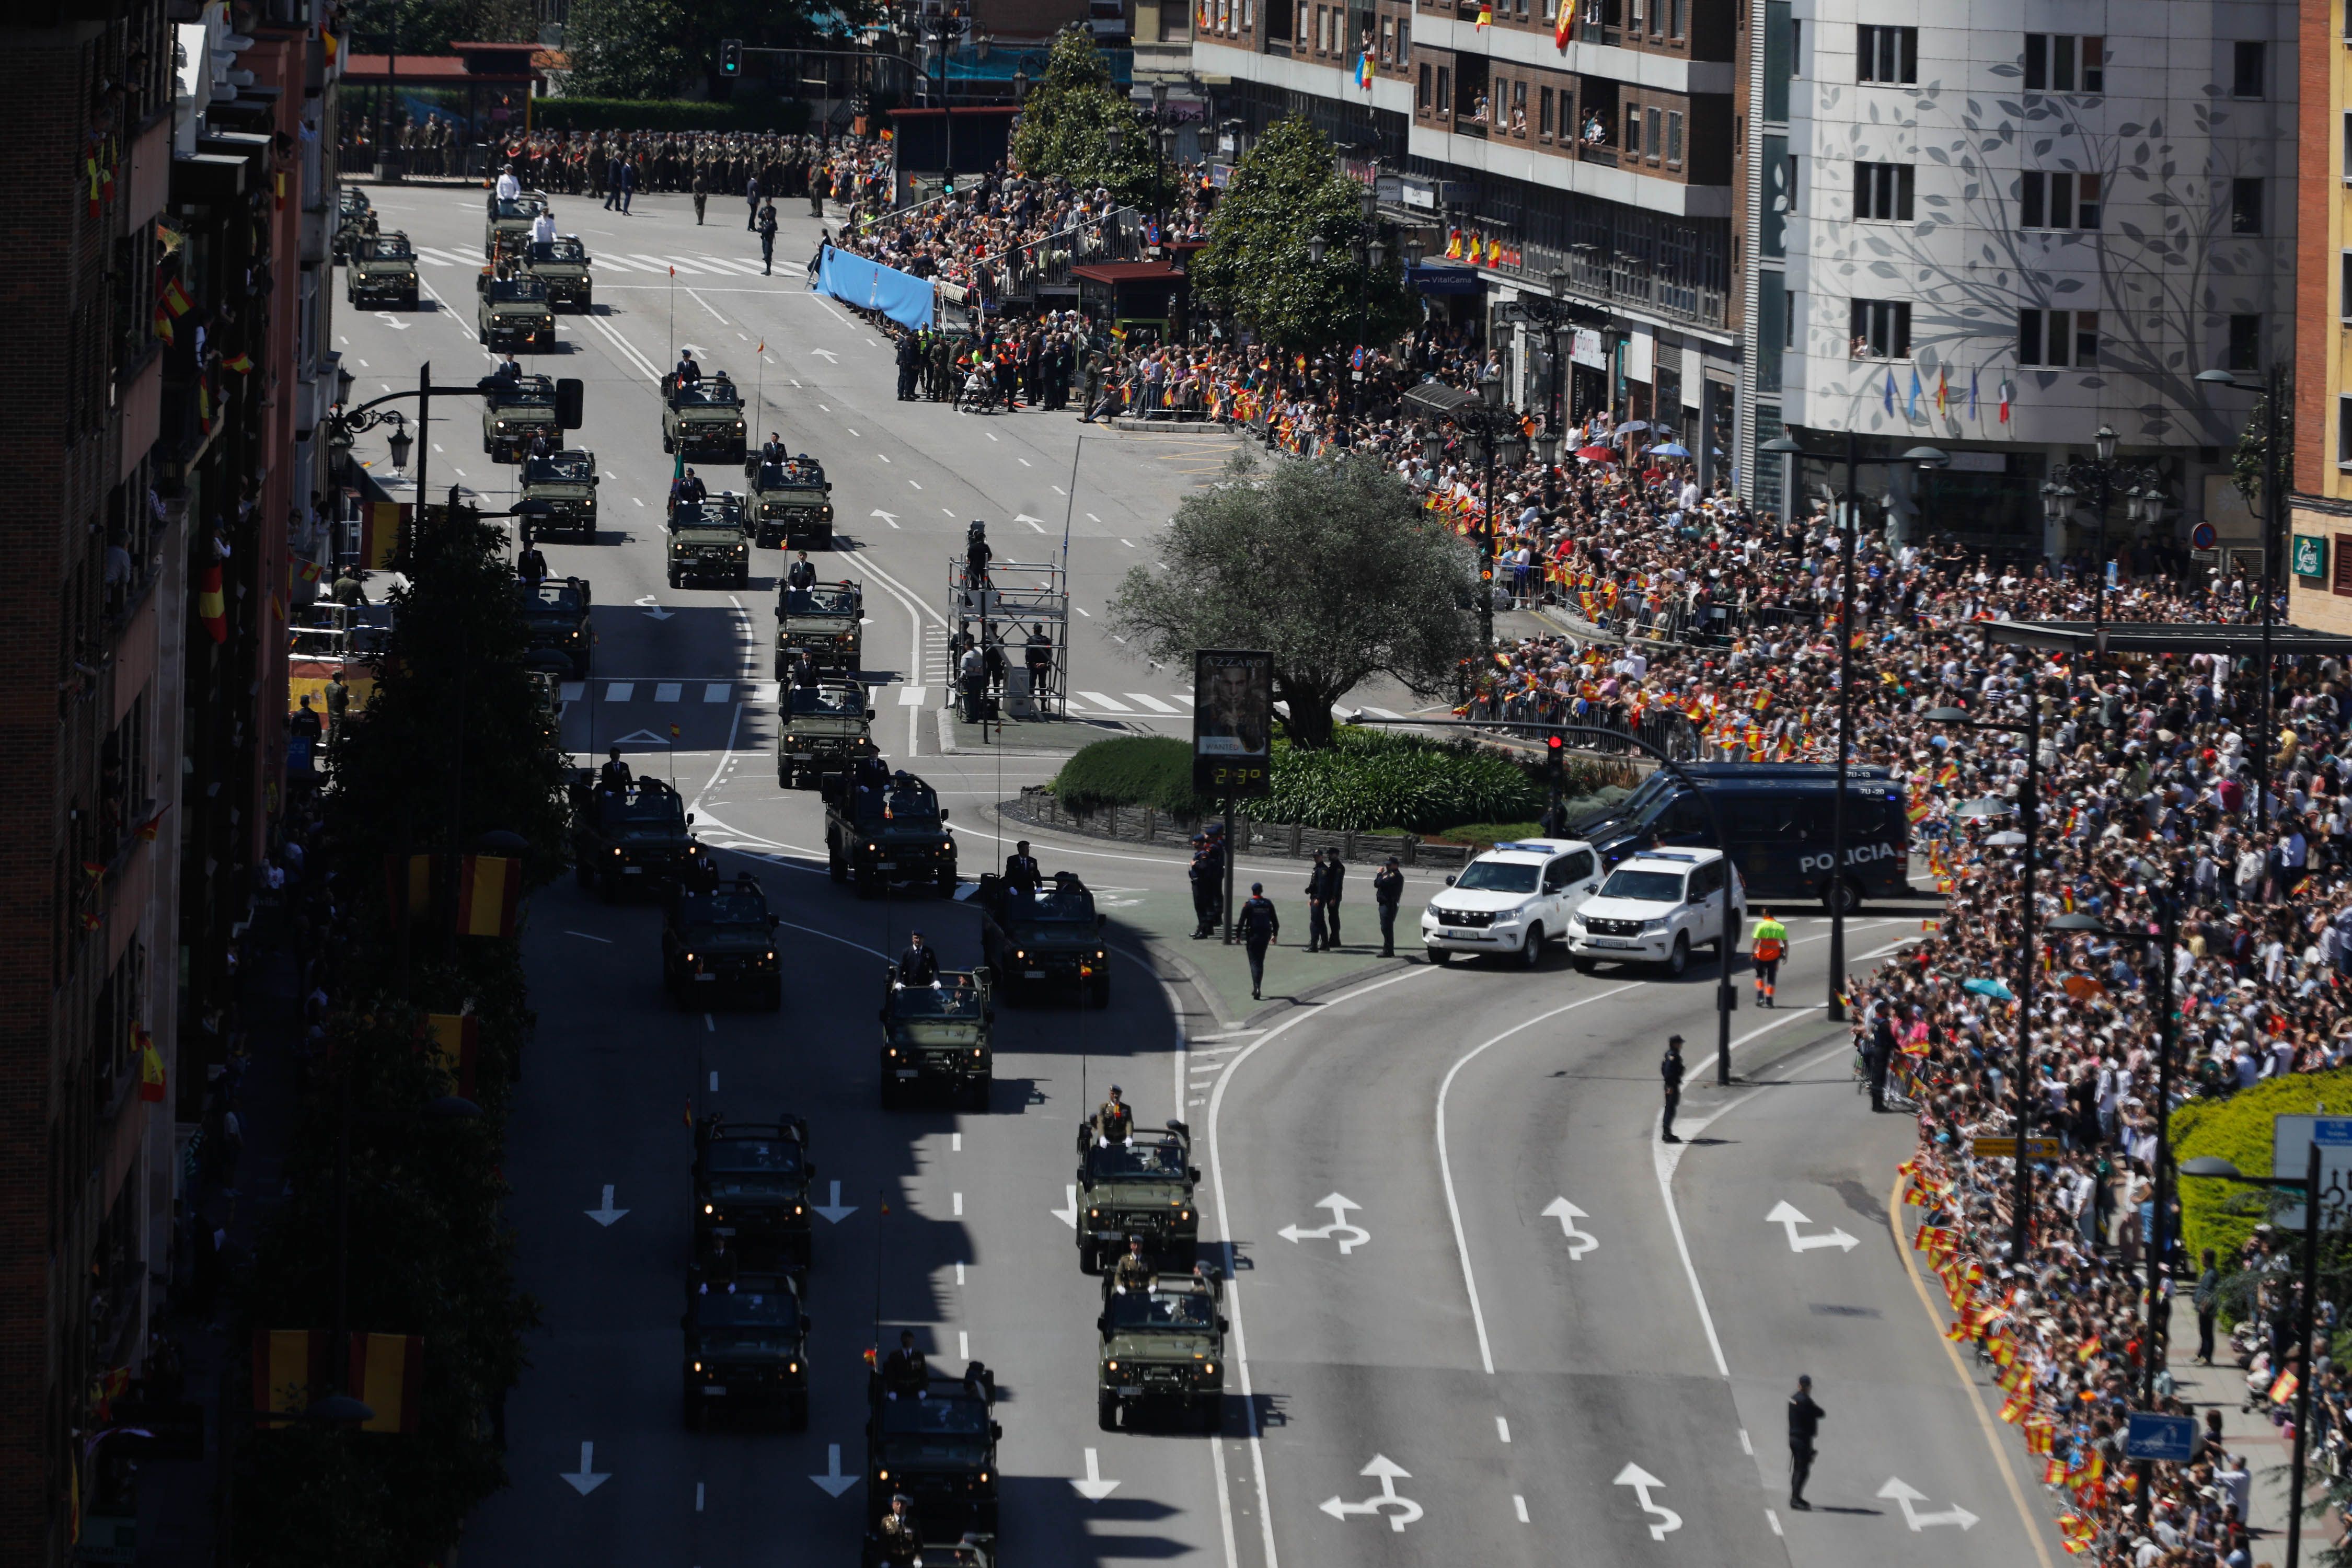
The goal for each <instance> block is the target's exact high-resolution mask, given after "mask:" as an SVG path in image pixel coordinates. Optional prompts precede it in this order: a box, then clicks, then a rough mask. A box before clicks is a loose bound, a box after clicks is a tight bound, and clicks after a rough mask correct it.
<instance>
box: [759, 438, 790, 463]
mask: <svg viewBox="0 0 2352 1568" xmlns="http://www.w3.org/2000/svg"><path fill="white" fill-rule="evenodd" d="M792 455H793V454H792V448H791V447H787V446H785V445H784V437H783V436H782V433H781V432H779V431H774V430H771V431H769V432H768V438H767V439H766V440H765V441H762V442H761V443H760V461H761V462H762V463H781V462H782V461H783V460H784V459H785V458H789V457H791V456H792Z"/></svg>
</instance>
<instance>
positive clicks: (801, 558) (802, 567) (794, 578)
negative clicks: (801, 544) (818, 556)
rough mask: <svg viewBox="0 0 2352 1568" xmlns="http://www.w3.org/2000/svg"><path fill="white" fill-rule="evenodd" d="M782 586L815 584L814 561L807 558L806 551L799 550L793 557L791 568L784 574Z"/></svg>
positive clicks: (808, 585) (808, 586)
mask: <svg viewBox="0 0 2352 1568" xmlns="http://www.w3.org/2000/svg"><path fill="white" fill-rule="evenodd" d="M784 586H785V587H787V588H814V587H815V586H816V563H814V562H813V561H811V560H810V559H809V558H808V552H807V551H805V550H803V551H801V552H798V553H797V554H796V555H795V556H794V557H793V564H792V568H791V570H789V571H787V572H786V573H785V574H784Z"/></svg>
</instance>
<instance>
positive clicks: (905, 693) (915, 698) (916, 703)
mask: <svg viewBox="0 0 2352 1568" xmlns="http://www.w3.org/2000/svg"><path fill="white" fill-rule="evenodd" d="M929 695H930V694H929V692H928V691H926V690H925V689H923V688H922V687H919V686H902V687H900V688H898V706H899V707H901V708H920V707H921V706H922V705H923V699H924V698H926V697H928V696H929Z"/></svg>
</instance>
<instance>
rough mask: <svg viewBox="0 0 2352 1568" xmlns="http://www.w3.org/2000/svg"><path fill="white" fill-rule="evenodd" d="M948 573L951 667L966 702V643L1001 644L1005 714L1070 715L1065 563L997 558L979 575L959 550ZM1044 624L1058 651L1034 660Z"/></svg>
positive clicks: (960, 704) (960, 699)
mask: <svg viewBox="0 0 2352 1568" xmlns="http://www.w3.org/2000/svg"><path fill="white" fill-rule="evenodd" d="M947 576H948V626H949V632H948V669H949V679H950V684H951V685H952V686H953V687H954V689H955V703H956V706H957V708H958V709H959V710H963V709H965V708H966V707H967V706H968V698H967V695H966V693H965V692H964V690H963V686H962V680H961V673H960V672H961V668H962V665H963V655H964V650H965V649H966V648H969V647H979V648H980V649H982V653H983V655H985V652H986V650H987V649H988V648H989V647H1001V648H1002V649H1003V656H1004V682H1003V688H1002V692H1003V696H1002V716H1003V718H1006V719H1011V720H1038V719H1066V718H1067V717H1069V692H1070V681H1069V675H1070V668H1069V655H1070V585H1069V582H1070V580H1069V574H1068V571H1067V570H1066V568H1065V567H1064V566H1063V564H1062V563H1060V562H1059V561H1051V560H1048V561H991V562H990V563H988V566H987V569H986V570H985V571H984V572H983V573H982V574H981V578H980V580H979V581H977V582H975V581H973V580H972V575H971V566H970V564H969V562H968V559H967V558H966V557H964V556H961V555H954V556H950V557H949V558H948V574H947ZM1040 632H1042V633H1043V634H1044V637H1045V647H1047V649H1048V650H1049V651H1050V653H1051V655H1052V657H1051V658H1050V660H1045V659H1039V660H1035V661H1033V660H1032V659H1031V658H1030V656H1029V651H1028V650H1029V648H1030V647H1032V646H1033V645H1034V639H1035V638H1036V637H1037V636H1038V634H1039V633H1040ZM1033 670H1034V671H1035V672H1036V673H1035V676H1034V677H1033V675H1032V673H1031V672H1032V671H1033ZM968 716H975V715H968Z"/></svg>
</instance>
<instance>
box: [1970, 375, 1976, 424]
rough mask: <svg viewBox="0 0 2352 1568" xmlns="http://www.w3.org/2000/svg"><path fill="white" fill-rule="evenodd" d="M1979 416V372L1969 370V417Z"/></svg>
mask: <svg viewBox="0 0 2352 1568" xmlns="http://www.w3.org/2000/svg"><path fill="white" fill-rule="evenodd" d="M1976 416H1977V373H1976V372H1975V371H1970V372H1969V418H1971V419H1973V418H1975V417H1976Z"/></svg>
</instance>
